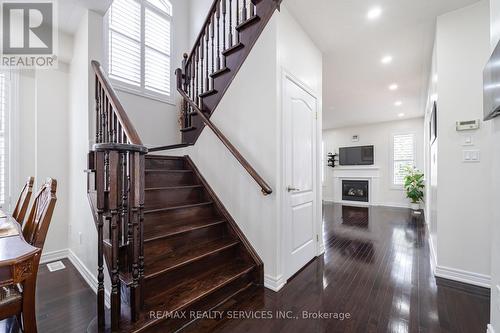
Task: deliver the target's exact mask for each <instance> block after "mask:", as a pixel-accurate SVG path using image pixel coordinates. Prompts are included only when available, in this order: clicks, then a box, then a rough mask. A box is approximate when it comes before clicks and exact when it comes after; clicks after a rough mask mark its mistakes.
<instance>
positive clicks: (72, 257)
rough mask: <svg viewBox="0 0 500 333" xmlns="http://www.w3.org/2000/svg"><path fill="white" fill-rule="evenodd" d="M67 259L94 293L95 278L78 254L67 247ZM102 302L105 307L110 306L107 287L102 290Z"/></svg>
mask: <svg viewBox="0 0 500 333" xmlns="http://www.w3.org/2000/svg"><path fill="white" fill-rule="evenodd" d="M68 259H69V261H71V263H72V264H73V266H75V268H76V270H77V271H78V272H79V273H80V275H81V276H82V278H83V279H84V280H85V282H87V284H88V285H89V287H90V288H91V289H92V290H93V291H94V293H96V294H97V278H96V276H94V274H92V272H90V270H89V269H88V268H87V266H85V265H84V264H83V262H82V261H81V260H80V258H78V256H77V255H76V254H75V253H74V252H73V251H71V249H68ZM104 302H105V304H106V307H107V308H110V307H111V302H110V292H109V290H108V289H105V290H104Z"/></svg>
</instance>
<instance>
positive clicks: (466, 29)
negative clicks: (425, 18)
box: [436, 1, 491, 286]
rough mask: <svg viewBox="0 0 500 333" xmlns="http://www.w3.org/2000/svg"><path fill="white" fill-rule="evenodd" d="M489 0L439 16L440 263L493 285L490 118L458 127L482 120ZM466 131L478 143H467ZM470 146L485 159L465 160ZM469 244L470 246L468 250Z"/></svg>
mask: <svg viewBox="0 0 500 333" xmlns="http://www.w3.org/2000/svg"><path fill="white" fill-rule="evenodd" d="M488 21H489V6H488V2H487V1H481V2H479V3H477V4H475V5H472V6H469V7H466V8H463V9H460V10H457V11H454V12H451V13H447V14H445V15H442V16H440V17H439V18H438V21H437V33H436V45H437V58H436V60H437V74H438V83H437V93H438V140H439V150H438V154H437V157H438V163H437V184H438V187H439V191H438V193H437V209H436V210H437V216H436V218H437V221H436V222H437V240H438V241H437V248H436V254H437V267H436V275H437V276H442V277H447V278H453V279H457V280H462V281H464V282H469V283H475V284H478V285H485V286H488V285H489V283H490V281H489V279H490V231H491V228H490V226H491V214H490V202H489V196H488V194H489V192H488V190H487V189H489V188H490V184H491V178H490V177H489V175H490V173H491V154H490V153H489V139H488V136H489V133H490V125H491V123H490V122H482V123H481V129H480V130H477V131H472V132H469V133H467V132H465V133H464V132H457V131H456V130H455V122H456V121H458V120H473V119H482V114H483V104H482V86H483V79H482V71H483V68H484V65H485V63H486V61H487V59H488V57H489V54H490V42H489V38H488V35H489V23H488ZM466 135H472V136H473V137H474V146H472V147H471V146H466V147H465V146H463V145H462V142H463V140H464V137H465V136H466ZM464 149H478V150H480V151H481V162H480V163H463V162H462V156H463V155H462V151H463V150H464ZM464 244H467V250H466V251H465V250H464Z"/></svg>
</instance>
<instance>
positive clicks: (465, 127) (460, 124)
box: [457, 119, 479, 131]
mask: <svg viewBox="0 0 500 333" xmlns="http://www.w3.org/2000/svg"><path fill="white" fill-rule="evenodd" d="M476 129H479V119H477V120H466V121H457V131H470V130H476Z"/></svg>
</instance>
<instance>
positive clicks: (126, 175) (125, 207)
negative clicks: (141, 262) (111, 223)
mask: <svg viewBox="0 0 500 333" xmlns="http://www.w3.org/2000/svg"><path fill="white" fill-rule="evenodd" d="M121 163H122V183H123V186H122V222H123V228H124V231H123V234H124V235H126V237H127V241H126V243H127V245H128V244H130V243H132V242H133V240H132V236H133V235H132V221H131V219H130V209H129V207H130V205H129V191H130V172H129V162H128V152H123V154H121ZM131 254H132V251H131V250H130V247H129V246H127V261H128V262H127V267H128V268H129V270H131V268H132V267H131V264H130V260H129V259H128V258H130V255H131Z"/></svg>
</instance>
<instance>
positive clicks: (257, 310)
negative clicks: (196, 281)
mask: <svg viewBox="0 0 500 333" xmlns="http://www.w3.org/2000/svg"><path fill="white" fill-rule="evenodd" d="M342 215H343V216H344V219H342ZM323 221H324V231H325V233H324V234H325V247H326V249H325V254H324V256H323V257H321V258H317V259H316V260H314V261H312V262H311V263H310V264H309V265H308V266H306V267H305V268H304V269H303V270H302V271H301V272H299V273H298V274H297V275H296V276H295V277H293V278H292V280H291V281H290V282H289V283H288V284H287V285H286V286H285V287H284V288H283V289H282V290H281V291H280V292H279V293H274V292H272V291H270V290H267V289H266V290H262V289H258V290H250V291H247V292H246V293H245V294H240V295H238V296H237V297H235V298H234V299H233V300H229V301H228V302H227V303H225V304H224V305H223V307H222V308H219V309H216V311H226V312H216V311H214V312H212V313H210V314H207V315H212V317H215V319H204V320H201V321H198V322H197V323H195V324H194V325H191V326H190V327H188V328H186V329H185V330H184V332H191V333H194V332H231V333H232V332H258V333H266V332H269V333H271V332H273V333H274V332H311V333H312V332H318V333H319V332H328V333H330V332H360V333H365V332H377V333H378V332H379V333H385V332H394V333H403V332H432V333H434V332H449V333H461V332H462V333H476V332H477V333H480V332H485V328H486V324H487V323H488V321H489V295H488V290H486V289H483V288H473V287H466V288H465V289H464V286H463V285H459V284H457V283H455V282H450V281H445V280H441V279H440V280H439V281H438V283H437V284H436V282H435V280H434V278H433V277H432V275H431V272H430V259H429V246H428V242H427V238H426V237H427V234H426V228H425V226H421V225H416V224H415V223H414V222H412V221H411V218H410V212H409V210H407V209H399V208H387V207H372V208H369V209H363V208H361V209H359V208H352V207H345V206H344V208H342V206H340V205H337V204H330V203H326V204H324V206H323ZM65 264H66V266H69V268H68V269H66V270H64V271H58V272H55V273H49V272H48V271H47V270H46V268H45V267H43V269H42V273H41V274H40V275H39V281H38V290H37V291H38V292H37V306H38V315H39V318H38V323H39V331H40V332H44V333H56V332H60V328H61V327H59V328H58V326H54V323H56V322H57V323H61V324H63V325H64V326H65V328H66V332H68V333H69V332H75V333H81V332H82V328H83V327H85V325H86V323H88V322H89V321H91V320H92V319H93V317H94V316H95V312H94V311H95V310H93V307H94V305H93V302H94V299H95V298H94V297H95V296H92V291H91V290H90V288H88V287H86V285H85V282H83V280H82V279H81V277H80V276H79V275H78V273H77V272H76V271H75V270H74V268H73V267H72V266H71V263H70V262H69V261H66V260H65ZM63 286H64V288H63ZM65 286H73V287H71V288H69V289H68V288H66V287H65ZM75 287H76V288H75ZM76 304H78V306H74V305H76ZM82 306H83V308H82ZM83 309H85V310H83ZM235 310H238V311H245V312H235ZM287 311H291V312H287ZM303 311H307V313H308V314H310V316H315V315H316V314H314V312H317V311H321V312H322V313H325V314H326V315H327V316H331V317H332V318H331V319H302V317H303ZM280 314H281V315H282V316H283V317H284V318H281V319H277V316H278V315H280ZM188 315H189V314H188ZM229 316H231V317H232V318H238V319H229V318H228V317H229ZM252 316H253V317H254V318H267V319H243V318H245V317H252ZM295 317H298V319H295ZM333 317H335V318H338V319H333ZM341 317H343V320H341ZM348 317H349V318H348ZM263 321H265V325H264V324H263ZM5 324H6V322H5V321H4V322H0V328H2V329H3V330H2V332H3V331H5V329H6V327H5V326H4V325H5ZM7 326H8V325H7Z"/></svg>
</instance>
